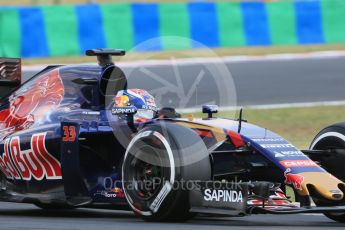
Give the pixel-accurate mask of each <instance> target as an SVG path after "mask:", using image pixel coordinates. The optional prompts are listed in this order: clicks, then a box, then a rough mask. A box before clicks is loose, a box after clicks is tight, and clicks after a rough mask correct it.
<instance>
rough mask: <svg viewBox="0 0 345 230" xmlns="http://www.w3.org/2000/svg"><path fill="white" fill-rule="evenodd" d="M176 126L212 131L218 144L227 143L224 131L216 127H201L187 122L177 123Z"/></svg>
mask: <svg viewBox="0 0 345 230" xmlns="http://www.w3.org/2000/svg"><path fill="white" fill-rule="evenodd" d="M176 124H179V125H182V126H184V127H188V128H191V129H206V130H210V131H211V132H212V133H213V135H214V137H215V139H216V140H217V142H221V141H225V140H226V134H225V133H224V131H223V129H219V128H216V127H212V126H208V125H201V124H198V123H193V122H185V121H177V122H176Z"/></svg>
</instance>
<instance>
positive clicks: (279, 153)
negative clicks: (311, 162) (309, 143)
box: [274, 150, 304, 157]
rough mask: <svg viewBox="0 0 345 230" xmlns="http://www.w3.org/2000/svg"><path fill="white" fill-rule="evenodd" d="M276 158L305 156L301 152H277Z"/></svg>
mask: <svg viewBox="0 0 345 230" xmlns="http://www.w3.org/2000/svg"><path fill="white" fill-rule="evenodd" d="M274 154H275V155H274V156H275V157H294V156H303V155H304V154H303V153H302V152H301V151H298V150H296V151H279V152H278V151H275V152H274Z"/></svg>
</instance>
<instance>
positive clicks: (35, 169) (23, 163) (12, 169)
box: [0, 133, 62, 181]
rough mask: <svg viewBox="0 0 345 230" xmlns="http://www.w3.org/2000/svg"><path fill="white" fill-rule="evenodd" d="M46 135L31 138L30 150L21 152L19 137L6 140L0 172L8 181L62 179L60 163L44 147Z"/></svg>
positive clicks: (0, 161)
mask: <svg viewBox="0 0 345 230" xmlns="http://www.w3.org/2000/svg"><path fill="white" fill-rule="evenodd" d="M45 138H46V133H39V134H35V135H33V136H32V137H31V142H30V145H31V148H30V149H27V150H22V149H21V147H20V139H19V137H12V138H10V139H6V140H5V143H4V154H3V155H2V156H0V170H1V171H2V172H3V174H4V175H5V176H6V178H8V179H15V180H25V181H30V180H32V179H35V180H38V181H40V180H43V179H44V178H46V179H47V180H57V179H62V174H61V167H60V162H59V161H58V160H56V159H55V158H54V157H53V156H52V155H51V154H50V153H49V152H48V151H47V149H46V147H45Z"/></svg>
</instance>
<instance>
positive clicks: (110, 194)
mask: <svg viewBox="0 0 345 230" xmlns="http://www.w3.org/2000/svg"><path fill="white" fill-rule="evenodd" d="M94 196H103V197H106V198H124V197H125V193H124V192H123V190H122V189H121V188H117V187H115V188H113V189H111V190H99V191H97V192H95V193H94Z"/></svg>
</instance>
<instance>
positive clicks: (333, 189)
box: [299, 172, 345, 201]
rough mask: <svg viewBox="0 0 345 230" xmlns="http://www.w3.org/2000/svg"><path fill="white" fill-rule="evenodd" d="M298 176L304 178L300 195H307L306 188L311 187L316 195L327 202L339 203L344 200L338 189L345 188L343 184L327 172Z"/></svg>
mask: <svg viewBox="0 0 345 230" xmlns="http://www.w3.org/2000/svg"><path fill="white" fill-rule="evenodd" d="M299 175H301V176H303V177H304V181H303V182H302V190H301V192H300V193H301V194H303V195H305V194H309V192H310V191H309V190H308V188H307V186H308V185H311V186H312V187H313V189H314V190H315V192H316V193H317V194H318V195H320V196H321V197H323V198H325V199H327V200H334V201H339V200H342V199H343V198H344V193H343V192H342V191H341V190H340V189H339V187H345V184H344V183H343V182H342V181H341V180H339V179H338V178H336V177H334V176H332V175H331V174H329V173H327V172H307V173H300V174H299Z"/></svg>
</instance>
